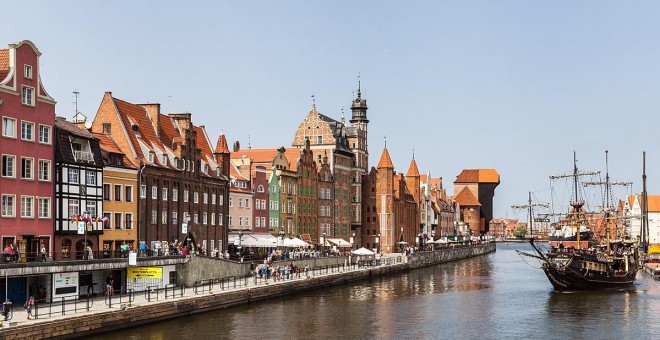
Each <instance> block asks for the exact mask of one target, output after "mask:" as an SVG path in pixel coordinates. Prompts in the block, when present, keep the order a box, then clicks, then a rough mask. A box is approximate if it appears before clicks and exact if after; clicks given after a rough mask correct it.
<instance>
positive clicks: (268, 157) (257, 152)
mask: <svg viewBox="0 0 660 340" xmlns="http://www.w3.org/2000/svg"><path fill="white" fill-rule="evenodd" d="M217 150H218V149H217V148H216V152H217ZM243 156H245V157H247V158H250V159H252V161H253V162H255V163H270V164H272V163H273V159H275V156H277V149H245V150H238V151H235V152H233V153H232V159H240V158H242V157H243ZM268 168H270V166H269V167H268Z"/></svg>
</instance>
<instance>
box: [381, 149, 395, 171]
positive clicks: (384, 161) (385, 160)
mask: <svg viewBox="0 0 660 340" xmlns="http://www.w3.org/2000/svg"><path fill="white" fill-rule="evenodd" d="M378 168H379V169H380V168H388V169H394V164H392V158H390V153H389V152H388V151H387V148H385V149H383V154H382V155H381V156H380V161H379V162H378Z"/></svg>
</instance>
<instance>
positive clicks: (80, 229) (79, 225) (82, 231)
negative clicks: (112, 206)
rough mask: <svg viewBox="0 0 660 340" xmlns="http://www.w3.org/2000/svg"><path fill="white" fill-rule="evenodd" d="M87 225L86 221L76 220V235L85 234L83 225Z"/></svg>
mask: <svg viewBox="0 0 660 340" xmlns="http://www.w3.org/2000/svg"><path fill="white" fill-rule="evenodd" d="M86 225H87V223H86V222H78V235H84V234H85V226H86Z"/></svg>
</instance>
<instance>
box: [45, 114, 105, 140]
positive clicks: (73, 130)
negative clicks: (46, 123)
mask: <svg viewBox="0 0 660 340" xmlns="http://www.w3.org/2000/svg"><path fill="white" fill-rule="evenodd" d="M55 126H56V127H57V128H58V129H60V130H64V131H66V132H68V133H70V134H72V135H75V136H78V137H83V138H87V139H96V136H94V135H93V134H92V133H91V132H89V131H87V129H83V128H79V127H78V126H76V125H75V124H73V123H71V122H69V121H67V120H66V118H64V117H55Z"/></svg>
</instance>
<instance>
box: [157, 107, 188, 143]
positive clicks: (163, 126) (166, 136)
mask: <svg viewBox="0 0 660 340" xmlns="http://www.w3.org/2000/svg"><path fill="white" fill-rule="evenodd" d="M158 123H159V126H160V131H159V132H160V139H161V140H164V141H172V144H170V145H168V147H170V148H171V149H173V144H174V142H177V143H181V142H182V141H183V140H182V138H181V134H180V133H179V130H178V129H177V128H176V127H175V126H174V122H173V121H172V118H170V117H168V116H166V115H164V114H162V113H160V114H158Z"/></svg>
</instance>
